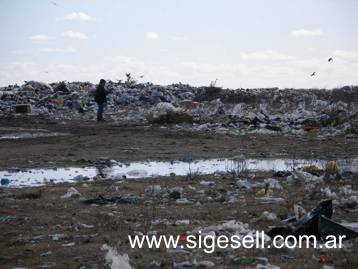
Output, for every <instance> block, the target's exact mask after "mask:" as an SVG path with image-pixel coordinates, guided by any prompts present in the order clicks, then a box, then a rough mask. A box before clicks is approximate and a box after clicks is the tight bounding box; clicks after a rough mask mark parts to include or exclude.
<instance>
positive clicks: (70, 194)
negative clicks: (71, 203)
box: [61, 187, 82, 199]
mask: <svg viewBox="0 0 358 269" xmlns="http://www.w3.org/2000/svg"><path fill="white" fill-rule="evenodd" d="M81 196H82V195H81V193H80V192H79V191H78V190H76V189H75V188H74V187H71V188H69V189H68V190H67V192H66V193H65V194H64V195H62V196H61V198H63V199H68V198H79V197H81Z"/></svg>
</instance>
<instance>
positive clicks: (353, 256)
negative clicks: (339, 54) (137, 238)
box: [0, 80, 358, 269]
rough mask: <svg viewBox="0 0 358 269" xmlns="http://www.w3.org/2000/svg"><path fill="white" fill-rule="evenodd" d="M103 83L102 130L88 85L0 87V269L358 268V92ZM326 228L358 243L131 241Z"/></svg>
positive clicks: (348, 89)
mask: <svg viewBox="0 0 358 269" xmlns="http://www.w3.org/2000/svg"><path fill="white" fill-rule="evenodd" d="M107 87H108V90H109V91H110V92H111V94H110V95H109V98H110V101H109V103H108V109H107V112H106V113H105V117H106V119H107V122H103V123H96V122H95V121H94V119H95V109H96V107H95V104H94V102H93V96H92V95H91V91H92V90H93V85H92V84H90V83H80V82H77V83H53V84H50V85H47V84H44V83H39V82H28V83H26V84H24V85H22V86H8V87H4V88H2V89H0V115H1V120H0V149H1V154H0V175H1V187H0V198H1V207H0V229H1V233H0V237H1V238H0V239H1V240H0V264H1V268H82V269H84V268H114V269H117V268H120V269H125V268H175V269H181V268H255V269H259V268H262V269H263V268H270V269H277V268H300V269H301V268H317V269H318V268H324V269H332V268H337V269H338V268H346V269H348V268H352V269H353V268H357V267H358V259H357V254H358V252H357V251H358V247H357V243H358V242H357V239H356V238H355V235H356V231H357V230H356V229H357V223H358V187H357V179H358V173H357V158H358V154H357V152H358V143H357V139H358V137H357V115H358V114H357V113H358V110H357V108H358V106H357V101H358V95H357V94H358V92H357V88H356V87H344V88H341V89H336V90H332V91H327V90H311V91H306V90H302V91H300V90H290V89H287V90H278V89H261V90H242V89H241V90H237V91H233V90H223V89H220V88H215V87H202V88H195V87H191V86H188V85H183V84H177V85H171V86H157V85H151V84H136V83H134V82H131V81H130V80H129V81H126V82H118V83H114V82H110V83H108V84H107ZM19 105H20V106H19ZM233 160H234V161H233ZM30 186H31V187H30ZM322 201H326V202H324V205H325V207H324V209H322V208H320V205H322V204H320V203H321V202H322ZM315 208H316V210H315ZM332 227H333V230H332ZM327 229H328V230H329V229H331V230H330V231H334V233H346V234H349V235H350V237H351V238H350V239H349V240H346V241H344V245H343V248H341V249H334V250H330V249H326V248H321V249H312V248H311V249H288V248H283V249H274V248H272V249H250V250H247V249H242V248H241V249H236V250H235V249H231V248H228V249H216V251H215V252H213V253H209V254H207V253H205V252H204V251H203V250H199V249H195V250H192V249H185V248H184V249H181V248H180V249H165V248H163V247H162V248H160V249H156V250H154V249H152V250H150V249H147V248H144V249H138V248H136V249H131V248H130V245H129V242H128V235H149V236H152V237H153V236H154V237H157V236H160V235H181V236H184V237H185V236H188V235H191V234H197V233H198V232H199V231H203V233H204V234H206V235H215V236H219V235H234V234H250V233H253V232H254V231H258V230H259V231H261V230H262V231H265V233H266V235H268V234H273V233H276V234H277V233H283V232H284V233H286V235H288V234H298V233H315V234H317V235H322V234H324V233H325V232H326V231H327ZM270 231H271V232H270ZM267 240H270V238H267Z"/></svg>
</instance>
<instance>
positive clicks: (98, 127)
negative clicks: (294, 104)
mask: <svg viewBox="0 0 358 269" xmlns="http://www.w3.org/2000/svg"><path fill="white" fill-rule="evenodd" d="M36 128H37V129H45V130H48V131H50V132H59V133H67V134H68V135H66V136H56V137H38V138H34V139H19V140H16V139H13V140H0V148H1V154H0V168H2V169H6V168H9V167H20V168H30V167H46V166H54V165H57V166H69V165H87V164H90V163H91V162H93V161H95V160H96V159H98V158H108V159H114V160H117V161H120V162H128V161H140V160H148V159H150V160H176V159H180V158H183V157H185V156H193V157H196V158H223V157H233V156H237V155H244V156H247V157H288V158H290V157H291V158H321V159H330V158H338V157H340V158H345V157H352V156H358V141H357V140H358V139H346V138H345V137H343V136H340V137H333V138H332V137H326V138H320V137H318V134H311V133H308V134H307V135H305V136H303V137H299V136H283V135H275V136H272V135H270V136H268V135H245V136H229V135H219V134H209V133H197V132H196V133H194V132H189V131H178V130H173V129H171V128H166V127H159V126H134V125H132V126H131V125H120V124H113V123H101V124H97V123H96V122H62V123H56V122H53V123H49V122H47V121H34V120H31V119H29V120H28V121H24V120H19V121H16V120H11V121H4V120H3V121H1V122H0V136H1V135H3V134H9V133H11V134H13V133H15V134H16V133H23V132H26V129H29V130H32V131H33V130H34V129H36Z"/></svg>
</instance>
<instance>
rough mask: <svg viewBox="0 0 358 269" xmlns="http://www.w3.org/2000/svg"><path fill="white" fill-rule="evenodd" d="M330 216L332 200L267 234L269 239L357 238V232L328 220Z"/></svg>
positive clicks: (274, 228)
mask: <svg viewBox="0 0 358 269" xmlns="http://www.w3.org/2000/svg"><path fill="white" fill-rule="evenodd" d="M332 214H333V206H332V200H325V201H322V202H321V203H320V204H319V205H318V206H317V207H316V208H314V209H312V210H311V211H310V212H309V213H307V214H306V215H304V216H303V217H302V218H301V219H299V220H297V221H296V222H293V223H290V224H287V225H286V226H277V227H273V228H272V229H271V230H270V231H268V232H267V234H268V235H269V236H270V237H274V236H276V235H282V236H288V235H294V236H299V235H308V236H310V235H314V236H316V237H318V238H324V237H326V236H327V235H334V236H341V235H345V236H346V237H345V239H352V238H356V237H358V233H357V232H355V231H353V230H351V229H349V228H347V227H345V226H343V225H340V224H338V223H336V222H334V221H332V220H330V218H331V217H332Z"/></svg>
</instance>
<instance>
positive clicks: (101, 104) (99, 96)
mask: <svg viewBox="0 0 358 269" xmlns="http://www.w3.org/2000/svg"><path fill="white" fill-rule="evenodd" d="M105 85H106V81H105V80H104V79H101V80H100V81H99V84H98V86H97V88H96V91H95V93H94V100H95V102H96V103H97V104H98V111H97V121H104V119H103V112H104V108H105V106H106V103H107V92H106V90H105V88H104V86H105Z"/></svg>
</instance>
